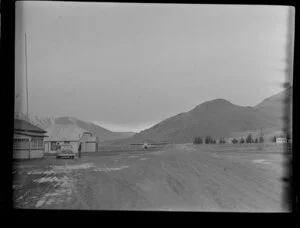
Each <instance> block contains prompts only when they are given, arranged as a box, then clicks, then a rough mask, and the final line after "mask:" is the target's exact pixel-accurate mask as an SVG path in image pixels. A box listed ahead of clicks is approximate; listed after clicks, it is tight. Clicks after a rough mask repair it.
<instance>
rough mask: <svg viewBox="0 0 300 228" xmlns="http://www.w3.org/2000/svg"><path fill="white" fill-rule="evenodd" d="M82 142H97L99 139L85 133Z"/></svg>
mask: <svg viewBox="0 0 300 228" xmlns="http://www.w3.org/2000/svg"><path fill="white" fill-rule="evenodd" d="M80 140H81V141H85V142H97V137H95V136H93V135H92V133H90V132H84V133H83V135H82V137H81V139H80Z"/></svg>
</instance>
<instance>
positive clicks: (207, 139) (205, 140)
mask: <svg viewBox="0 0 300 228" xmlns="http://www.w3.org/2000/svg"><path fill="white" fill-rule="evenodd" d="M193 143H194V144H217V143H219V144H225V143H226V142H225V140H224V139H223V138H221V139H220V140H219V141H218V142H217V140H216V139H214V138H212V137H211V136H206V137H204V138H202V137H196V138H195V139H194V141H193Z"/></svg>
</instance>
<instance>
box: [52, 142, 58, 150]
mask: <svg viewBox="0 0 300 228" xmlns="http://www.w3.org/2000/svg"><path fill="white" fill-rule="evenodd" d="M56 149H57V147H56V142H51V150H56Z"/></svg>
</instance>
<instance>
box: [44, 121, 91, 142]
mask: <svg viewBox="0 0 300 228" xmlns="http://www.w3.org/2000/svg"><path fill="white" fill-rule="evenodd" d="M46 131H47V135H48V136H49V137H47V138H45V141H78V140H79V139H80V137H81V136H82V134H83V133H84V132H85V130H84V129H82V128H80V127H78V126H76V125H75V124H63V125H59V124H53V125H51V126H50V127H49V128H47V129H46Z"/></svg>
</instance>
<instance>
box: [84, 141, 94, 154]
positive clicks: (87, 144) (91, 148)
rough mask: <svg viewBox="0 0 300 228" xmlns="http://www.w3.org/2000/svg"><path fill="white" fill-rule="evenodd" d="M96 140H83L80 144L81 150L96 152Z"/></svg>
mask: <svg viewBox="0 0 300 228" xmlns="http://www.w3.org/2000/svg"><path fill="white" fill-rule="evenodd" d="M96 145H97V144H96V142H85V143H83V146H82V152H97V146H96Z"/></svg>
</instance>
